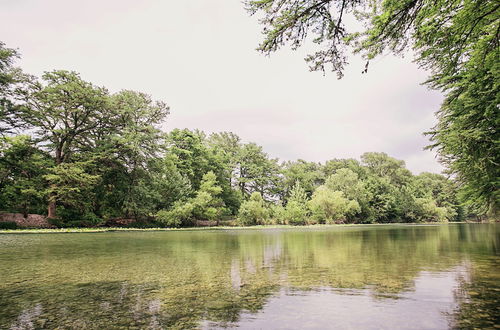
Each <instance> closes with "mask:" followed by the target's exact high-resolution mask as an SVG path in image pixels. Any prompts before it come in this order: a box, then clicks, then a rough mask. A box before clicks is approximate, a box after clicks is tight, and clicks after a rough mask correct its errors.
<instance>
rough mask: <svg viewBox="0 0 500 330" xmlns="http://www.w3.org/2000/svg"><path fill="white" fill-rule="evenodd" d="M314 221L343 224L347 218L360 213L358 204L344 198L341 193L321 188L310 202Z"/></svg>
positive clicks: (324, 187)
mask: <svg viewBox="0 0 500 330" xmlns="http://www.w3.org/2000/svg"><path fill="white" fill-rule="evenodd" d="M309 208H310V210H311V215H312V217H313V219H315V220H316V221H318V222H319V223H336V222H343V221H344V220H346V219H347V217H349V216H351V215H354V214H356V213H357V212H359V211H360V208H359V204H358V202H356V201H354V200H349V199H347V198H345V197H344V193H342V192H341V191H333V190H330V189H328V188H327V187H326V186H324V185H323V186H320V187H318V189H316V191H315V192H314V194H313V196H312V198H311V200H310V201H309Z"/></svg>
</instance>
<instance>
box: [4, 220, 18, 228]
mask: <svg viewBox="0 0 500 330" xmlns="http://www.w3.org/2000/svg"><path fill="white" fill-rule="evenodd" d="M17 228H18V227H17V223H15V222H14V221H6V222H0V229H17Z"/></svg>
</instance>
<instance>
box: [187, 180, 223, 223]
mask: <svg viewBox="0 0 500 330" xmlns="http://www.w3.org/2000/svg"><path fill="white" fill-rule="evenodd" d="M221 193H222V188H221V187H219V186H218V185H217V177H216V176H215V173H214V172H212V171H210V172H207V173H206V174H205V175H203V178H202V180H201V184H200V189H199V190H198V191H197V193H196V197H195V198H194V199H193V204H194V205H195V207H194V210H193V213H194V216H195V218H197V219H202V220H212V221H213V220H217V225H218V224H219V219H220V216H221V215H222V214H223V213H224V211H225V205H224V201H223V200H222V199H221V198H220V195H221Z"/></svg>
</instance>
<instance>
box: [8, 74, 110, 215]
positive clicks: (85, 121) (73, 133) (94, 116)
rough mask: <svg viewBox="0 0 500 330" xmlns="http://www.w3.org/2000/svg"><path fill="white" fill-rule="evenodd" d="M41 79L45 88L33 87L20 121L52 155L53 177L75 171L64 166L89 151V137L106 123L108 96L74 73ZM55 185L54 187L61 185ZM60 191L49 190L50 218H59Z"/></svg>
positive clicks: (44, 76)
mask: <svg viewBox="0 0 500 330" xmlns="http://www.w3.org/2000/svg"><path fill="white" fill-rule="evenodd" d="M42 78H43V80H44V82H45V85H44V84H42V83H40V82H38V81H32V82H31V83H30V86H29V90H28V92H27V93H26V95H25V99H24V105H23V107H22V112H20V113H19V117H18V118H19V119H20V121H21V122H23V123H24V124H25V125H27V126H28V127H30V128H31V129H32V130H33V132H34V134H35V136H36V137H37V139H39V141H40V142H42V143H43V148H44V149H46V150H47V151H48V152H50V154H51V155H52V157H53V159H54V163H55V166H56V167H57V168H56V169H55V172H54V173H53V175H57V172H59V170H61V171H62V172H65V171H69V170H70V169H72V167H71V165H62V164H65V163H69V162H71V160H72V157H73V156H74V154H75V153H76V152H78V151H80V150H82V149H84V148H86V147H88V146H89V144H90V142H89V134H90V133H91V132H92V131H95V130H97V129H98V128H99V127H100V126H101V125H102V124H103V123H104V122H105V118H106V113H107V110H108V103H107V97H106V95H107V92H106V90H105V89H104V88H100V87H96V86H94V85H92V84H91V83H88V82H85V81H83V80H82V79H81V78H80V76H79V75H78V74H77V73H75V72H68V71H53V72H46V73H45V74H44V75H43V76H42ZM52 178H53V179H55V177H52ZM75 178H76V177H75ZM52 182H53V184H54V185H55V184H56V182H61V181H60V180H52ZM58 189H59V187H57V186H53V187H52V188H51V189H50V191H51V196H50V197H49V206H48V217H49V218H54V217H55V216H56V204H57V199H58V197H57V195H56V191H58Z"/></svg>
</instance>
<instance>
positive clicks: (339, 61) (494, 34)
mask: <svg viewBox="0 0 500 330" xmlns="http://www.w3.org/2000/svg"><path fill="white" fill-rule="evenodd" d="M245 3H246V6H247V9H248V10H249V12H250V13H251V14H255V13H260V14H262V17H261V19H260V22H261V24H262V25H263V26H264V35H265V38H264V41H263V42H262V43H261V44H260V46H259V50H260V51H262V52H264V53H266V54H269V53H271V52H274V51H276V50H277V49H279V48H280V47H281V46H283V45H285V44H286V43H290V44H291V45H292V48H294V49H296V48H298V47H299V46H301V45H302V44H303V43H304V41H305V40H306V38H307V37H309V36H310V35H314V37H313V41H314V43H316V44H318V45H319V46H322V49H320V50H318V51H317V52H315V53H314V54H312V55H309V56H308V57H307V58H306V60H307V61H308V62H309V64H310V68H311V70H323V71H324V70H325V66H330V67H331V69H332V70H333V71H335V72H336V73H337V75H338V76H339V77H342V74H343V69H344V66H345V64H346V63H347V53H348V50H349V49H350V50H351V51H354V52H359V53H362V54H363V56H364V57H365V58H366V59H367V63H366V67H365V69H364V70H363V72H366V71H367V69H368V63H369V61H370V60H371V59H373V58H375V57H376V56H378V55H380V54H382V53H384V52H385V51H391V52H393V53H396V54H401V53H403V52H404V51H405V50H406V49H407V48H409V45H412V46H413V49H414V51H415V53H416V62H417V63H418V64H419V65H421V66H422V67H424V68H426V69H428V70H429V71H430V72H431V74H430V77H429V79H428V80H427V81H426V84H427V85H428V86H430V87H432V88H435V89H438V90H441V91H443V92H444V93H445V94H446V97H445V100H444V102H443V104H442V106H441V109H440V110H439V112H438V114H437V115H438V124H437V125H436V126H435V127H434V129H433V130H431V131H430V132H429V134H430V136H431V140H432V142H433V143H432V144H431V145H430V148H435V149H436V150H437V151H438V152H439V155H440V160H441V161H442V162H443V163H444V164H445V165H446V166H448V168H449V169H450V171H451V172H452V173H454V174H456V176H457V180H458V181H459V182H460V183H461V184H462V185H463V187H464V190H465V191H466V192H467V194H466V195H467V196H469V198H472V199H474V200H475V203H476V204H478V205H482V206H483V212H486V210H489V211H490V213H491V214H494V213H497V210H498V207H499V205H498V203H499V202H498V201H499V200H500V198H498V177H499V174H500V173H499V171H500V170H499V166H498V164H499V163H500V158H499V157H500V156H499V155H500V150H499V148H500V146H499V145H498V143H497V141H498V140H499V134H500V133H499V132H498V129H497V127H498V126H499V112H498V104H499V103H500V102H499V101H500V99H499V98H500V96H499V95H500V93H499V92H500V84H499V83H498V82H499V81H500V79H499V75H500V69H499V68H500V61H499V57H500V43H499V35H498V31H499V29H500V19H499V17H500V16H499V15H500V10H499V8H500V4H499V3H498V1H495V0H481V1H479V0H466V1H462V0H451V1H426V0H401V1H400V0H380V1H369V0H364V1H363V0H301V1H292V0H247V1H246V2H245ZM349 14H352V15H354V16H355V17H356V18H357V19H358V20H360V21H361V22H363V23H365V24H364V25H365V26H366V29H365V30H364V31H362V32H353V31H349V30H348V28H347V26H346V24H345V17H346V16H347V15H349Z"/></svg>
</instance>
